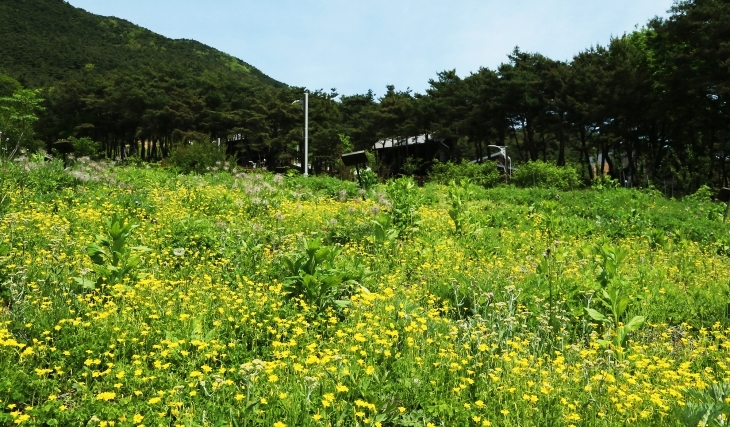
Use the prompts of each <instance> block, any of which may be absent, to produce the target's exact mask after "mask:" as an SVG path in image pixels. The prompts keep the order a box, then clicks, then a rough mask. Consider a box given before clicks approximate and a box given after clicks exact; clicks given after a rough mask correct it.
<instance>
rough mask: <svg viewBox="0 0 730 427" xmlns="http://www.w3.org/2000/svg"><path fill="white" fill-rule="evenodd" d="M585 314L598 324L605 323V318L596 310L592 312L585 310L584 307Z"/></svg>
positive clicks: (589, 309) (591, 310)
mask: <svg viewBox="0 0 730 427" xmlns="http://www.w3.org/2000/svg"><path fill="white" fill-rule="evenodd" d="M586 313H588V315H589V316H591V318H592V319H593V320H597V321H599V322H605V321H606V316H604V315H603V314H601V313H600V312H598V311H596V310H594V309H592V308H587V307H586Z"/></svg>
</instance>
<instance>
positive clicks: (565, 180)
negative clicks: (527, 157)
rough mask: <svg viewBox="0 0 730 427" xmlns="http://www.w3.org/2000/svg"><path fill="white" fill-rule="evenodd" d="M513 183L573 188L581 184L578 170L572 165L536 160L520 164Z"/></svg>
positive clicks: (514, 174) (565, 188)
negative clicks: (559, 164)
mask: <svg viewBox="0 0 730 427" xmlns="http://www.w3.org/2000/svg"><path fill="white" fill-rule="evenodd" d="M512 183H514V184H515V185H517V186H518V187H544V188H557V189H559V190H563V191H566V190H572V189H575V188H578V187H579V186H580V178H579V175H578V171H576V170H575V168H574V167H572V166H555V165H554V164H551V163H547V162H543V161H540V160H538V161H535V162H527V163H524V164H522V165H520V167H519V169H517V170H516V171H514V173H513V174H512Z"/></svg>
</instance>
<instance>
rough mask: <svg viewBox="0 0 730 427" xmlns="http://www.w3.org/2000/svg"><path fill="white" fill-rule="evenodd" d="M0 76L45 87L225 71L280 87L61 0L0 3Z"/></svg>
mask: <svg viewBox="0 0 730 427" xmlns="http://www.w3.org/2000/svg"><path fill="white" fill-rule="evenodd" d="M0 40H2V43H0V58H2V60H0V72H3V73H5V74H8V75H10V76H12V77H14V78H16V79H17V80H18V81H20V82H21V83H22V84H23V85H25V86H29V87H45V86H50V85H53V84H54V83H55V82H57V81H60V80H64V79H68V78H72V77H77V76H78V75H80V74H82V73H87V72H89V71H92V70H93V71H97V72H107V71H113V70H119V69H123V70H135V69H139V68H140V67H141V68H146V67H149V68H150V69H151V70H154V71H158V72H167V71H170V70H172V69H175V70H177V71H178V72H179V73H183V74H195V73H201V72H216V73H225V74H227V75H228V77H229V78H237V79H241V80H244V81H246V82H251V83H254V82H256V83H263V84H267V85H273V86H282V84H281V83H279V82H277V81H275V80H273V79H272V78H270V77H268V76H266V75H264V74H263V73H262V72H261V71H259V70H258V69H256V68H254V67H252V66H251V65H249V64H247V63H245V62H243V61H241V60H239V59H236V58H234V57H232V56H230V55H227V54H225V53H222V52H220V51H217V50H215V49H213V48H211V47H208V46H206V45H203V44H201V43H198V42H196V41H192V40H171V39H168V38H166V37H163V36H160V35H158V34H155V33H153V32H151V31H149V30H147V29H144V28H142V27H139V26H137V25H134V24H132V23H130V22H128V21H125V20H122V19H117V18H112V17H102V16H98V15H94V14H91V13H88V12H86V11H84V10H83V9H79V8H75V7H73V6H71V5H70V4H68V3H66V2H65V1H63V0H1V1H0Z"/></svg>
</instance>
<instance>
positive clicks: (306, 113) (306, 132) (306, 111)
mask: <svg viewBox="0 0 730 427" xmlns="http://www.w3.org/2000/svg"><path fill="white" fill-rule="evenodd" d="M297 102H301V100H299V99H298V100H296V101H294V102H292V104H296V103H297ZM302 110H304V161H303V162H302V166H303V168H302V173H303V175H304V176H309V92H304V105H302Z"/></svg>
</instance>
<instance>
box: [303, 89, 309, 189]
mask: <svg viewBox="0 0 730 427" xmlns="http://www.w3.org/2000/svg"><path fill="white" fill-rule="evenodd" d="M304 176H309V92H304Z"/></svg>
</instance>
